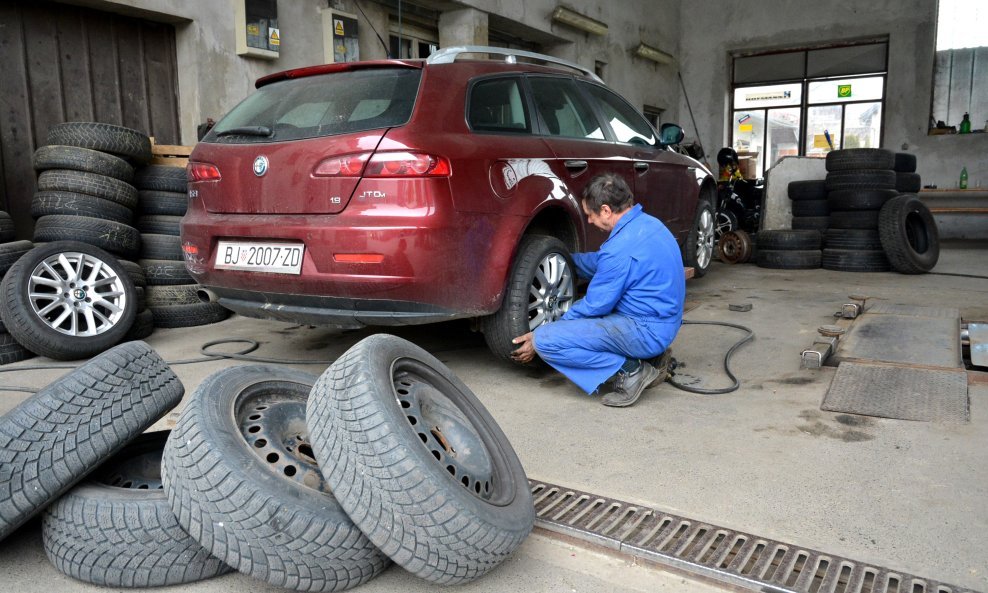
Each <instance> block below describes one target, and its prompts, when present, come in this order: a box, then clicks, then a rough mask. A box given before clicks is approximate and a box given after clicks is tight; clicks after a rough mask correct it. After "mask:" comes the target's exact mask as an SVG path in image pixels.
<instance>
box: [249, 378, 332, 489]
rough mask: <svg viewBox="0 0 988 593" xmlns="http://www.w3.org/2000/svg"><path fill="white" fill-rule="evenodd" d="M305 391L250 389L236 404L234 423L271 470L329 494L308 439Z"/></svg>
mask: <svg viewBox="0 0 988 593" xmlns="http://www.w3.org/2000/svg"><path fill="white" fill-rule="evenodd" d="M306 395H307V393H300V392H295V391H288V390H285V391H275V390H273V389H272V390H262V391H260V392H255V393H252V394H251V396H249V397H247V398H245V400H244V401H243V402H241V404H240V405H239V406H238V410H239V411H238V414H237V425H238V426H239V427H240V431H241V434H243V436H244V440H245V441H246V442H247V444H248V445H249V446H250V450H251V451H252V452H253V453H254V454H255V455H257V456H258V458H260V459H261V460H262V461H263V462H264V463H265V464H266V465H267V466H268V467H269V468H271V471H273V472H275V473H277V474H279V475H281V476H284V477H287V478H289V479H291V480H292V481H294V482H297V483H298V484H300V485H302V486H304V487H306V488H312V489H313V490H319V491H321V492H324V493H326V494H332V490H331V489H330V487H329V485H328V484H327V483H326V480H325V479H324V478H323V476H322V473H320V472H319V463H318V462H317V461H316V458H315V454H314V453H313V451H312V444H311V443H310V442H309V433H308V429H307V428H306V426H305V401H306Z"/></svg>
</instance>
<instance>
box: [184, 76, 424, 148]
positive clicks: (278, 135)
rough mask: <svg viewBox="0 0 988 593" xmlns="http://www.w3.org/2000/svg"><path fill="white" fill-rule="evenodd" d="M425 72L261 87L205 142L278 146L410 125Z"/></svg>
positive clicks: (309, 79)
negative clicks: (293, 141) (283, 141)
mask: <svg viewBox="0 0 988 593" xmlns="http://www.w3.org/2000/svg"><path fill="white" fill-rule="evenodd" d="M421 74H422V71H421V70H419V69H417V68H414V69H413V68H378V69H373V70H353V71H347V72H336V73H332V74H322V75H318V76H308V77H305V78H296V79H288V80H283V81H280V82H276V83H273V84H270V85H267V86H264V87H261V88H260V89H258V90H257V91H256V92H255V93H253V94H252V95H250V96H249V97H247V98H246V99H245V100H244V101H243V102H242V103H240V104H239V105H237V106H236V107H234V108H233V110H232V111H230V113H228V114H227V115H226V117H224V118H223V119H222V120H220V121H219V122H218V123H217V124H216V125H215V126H213V129H212V130H211V131H210V133H209V135H207V136H206V137H205V138H203V141H204V142H231V143H238V144H240V143H246V142H272V141H274V142H277V141H282V140H299V139H302V138H316V137H320V136H332V135H334V134H350V133H353V132H361V131H364V130H373V129H375V128H388V127H393V126H400V125H403V124H405V123H407V122H408V119H409V117H411V114H412V107H413V106H414V105H415V96H416V95H417V94H418V86H419V80H420V78H421Z"/></svg>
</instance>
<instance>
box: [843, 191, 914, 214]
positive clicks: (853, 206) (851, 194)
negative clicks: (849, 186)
mask: <svg viewBox="0 0 988 593" xmlns="http://www.w3.org/2000/svg"><path fill="white" fill-rule="evenodd" d="M896 195H898V194H896V192H895V190H892V189H858V190H846V189H845V190H838V191H832V192H830V195H828V196H827V201H828V202H829V203H830V207H831V208H832V209H834V210H843V211H848V210H878V209H880V208H881V207H882V205H883V204H885V202H888V201H889V200H891V199H892V198H894V197H895V196H896Z"/></svg>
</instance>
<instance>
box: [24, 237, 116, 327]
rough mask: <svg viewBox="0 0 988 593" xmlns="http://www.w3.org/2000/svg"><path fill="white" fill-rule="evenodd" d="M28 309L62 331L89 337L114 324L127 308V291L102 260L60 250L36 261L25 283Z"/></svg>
mask: <svg viewBox="0 0 988 593" xmlns="http://www.w3.org/2000/svg"><path fill="white" fill-rule="evenodd" d="M28 298H29V300H30V303H31V309H32V310H33V312H34V314H35V315H37V316H38V317H39V318H40V319H41V320H42V322H43V323H44V324H45V325H47V326H48V327H50V328H52V329H54V330H55V331H58V332H60V333H62V334H65V335H69V336H75V337H88V336H96V335H100V334H103V333H105V332H107V331H109V330H110V329H111V328H113V327H115V326H116V325H117V324H118V323H120V320H121V319H122V318H123V316H124V312H125V310H126V309H127V306H128V303H127V294H126V292H125V290H124V284H123V280H122V279H121V277H120V276H119V275H118V274H117V272H116V271H115V270H114V269H113V268H112V267H111V266H110V265H109V264H108V263H107V262H104V261H103V260H101V259H99V258H97V257H94V256H92V255H88V254H85V253H80V252H62V253H57V254H55V255H52V256H51V257H48V258H46V259H45V260H43V261H42V262H41V263H39V264H38V265H37V266H36V267H35V268H34V270H33V271H32V272H31V279H30V281H29V283H28Z"/></svg>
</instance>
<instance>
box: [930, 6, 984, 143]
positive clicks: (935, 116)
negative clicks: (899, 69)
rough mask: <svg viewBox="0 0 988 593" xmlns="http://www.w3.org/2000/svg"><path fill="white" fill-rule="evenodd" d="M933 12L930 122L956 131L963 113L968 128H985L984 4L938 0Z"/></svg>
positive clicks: (940, 131) (939, 131) (942, 130)
mask: <svg viewBox="0 0 988 593" xmlns="http://www.w3.org/2000/svg"><path fill="white" fill-rule="evenodd" d="M937 11H938V13H937V29H936V30H937V41H936V57H935V62H934V73H933V105H932V108H931V119H932V120H933V121H934V122H936V125H937V127H938V128H946V129H950V128H954V129H959V127H960V124H961V122H962V121H963V118H964V114H965V113H967V114H968V117H969V118H970V121H971V127H972V129H981V127H982V126H983V125H984V126H986V127H988V74H986V72H988V3H986V2H984V0H940V1H939V3H938V6H937ZM946 129H941V130H938V131H937V132H936V133H944V132H945V131H947V130H946Z"/></svg>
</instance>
